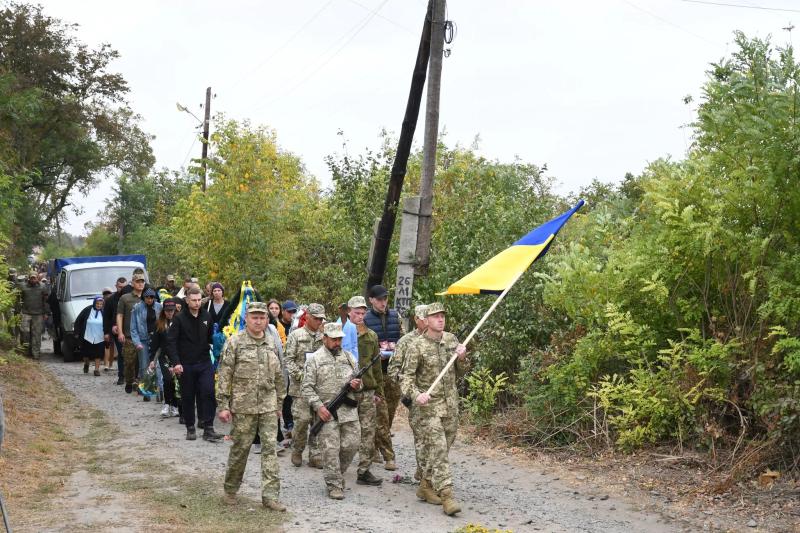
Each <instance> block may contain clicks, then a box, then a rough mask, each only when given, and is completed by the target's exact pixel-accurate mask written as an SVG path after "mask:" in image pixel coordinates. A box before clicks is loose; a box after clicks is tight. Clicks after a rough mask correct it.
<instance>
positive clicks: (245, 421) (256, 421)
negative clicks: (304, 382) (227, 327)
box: [217, 302, 286, 511]
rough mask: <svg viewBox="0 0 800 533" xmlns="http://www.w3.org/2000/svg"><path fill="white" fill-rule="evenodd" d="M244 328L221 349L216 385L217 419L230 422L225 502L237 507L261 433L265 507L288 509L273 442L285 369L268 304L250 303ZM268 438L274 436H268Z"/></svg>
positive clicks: (281, 399)
mask: <svg viewBox="0 0 800 533" xmlns="http://www.w3.org/2000/svg"><path fill="white" fill-rule="evenodd" d="M245 320H246V327H245V329H244V330H243V331H239V332H237V333H235V334H233V335H232V336H231V338H230V339H228V341H227V342H226V343H225V348H224V349H223V350H222V356H221V361H220V365H219V379H218V382H217V403H218V405H219V408H220V412H219V419H220V420H222V421H223V422H230V421H231V419H233V430H232V431H231V439H232V440H233V445H232V446H231V451H230V455H229V456H228V469H227V471H226V472H225V503H228V504H235V503H236V492H237V491H238V490H239V486H240V485H241V484H242V475H243V474H244V469H245V466H246V465H247V456H248V454H249V453H250V445H251V444H252V443H253V438H254V437H255V436H256V434H257V433H258V434H259V435H263V436H264V439H263V440H262V442H261V503H262V504H263V505H264V507H266V508H268V509H272V510H274V511H285V510H286V507H285V506H284V505H283V504H281V503H280V502H279V501H278V493H279V491H280V476H279V474H278V459H277V455H276V451H275V439H274V438H272V436H273V435H275V434H276V433H277V431H278V420H279V419H280V416H281V409H280V406H281V405H282V403H283V398H284V397H285V396H286V385H285V384H284V381H283V370H282V369H281V362H280V360H279V359H278V352H277V350H276V348H275V341H274V340H273V339H272V335H266V334H265V333H264V332H265V330H266V329H267V323H268V321H267V304H266V303H264V302H250V303H249V304H248V305H247V315H246V318H245ZM268 435H269V437H270V438H267V436H268Z"/></svg>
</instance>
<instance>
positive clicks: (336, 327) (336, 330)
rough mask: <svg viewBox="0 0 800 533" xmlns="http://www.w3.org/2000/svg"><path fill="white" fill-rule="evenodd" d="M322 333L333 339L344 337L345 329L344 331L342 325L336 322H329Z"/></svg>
mask: <svg viewBox="0 0 800 533" xmlns="http://www.w3.org/2000/svg"><path fill="white" fill-rule="evenodd" d="M322 333H323V334H324V335H325V336H326V337H330V338H331V339H341V338H342V337H344V331H342V325H341V324H337V323H336V322H328V323H327V324H325V326H324V327H323V328H322Z"/></svg>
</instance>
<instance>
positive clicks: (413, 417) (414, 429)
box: [408, 405, 425, 478]
mask: <svg viewBox="0 0 800 533" xmlns="http://www.w3.org/2000/svg"><path fill="white" fill-rule="evenodd" d="M408 425H409V427H410V428H411V433H412V434H413V435H414V457H415V458H416V460H417V477H418V478H422V474H423V473H422V466H421V465H422V458H423V457H424V454H425V447H424V446H423V442H422V438H423V434H422V433H420V431H419V409H416V408H415V407H414V406H413V405H412V406H411V407H410V408H409V409H408Z"/></svg>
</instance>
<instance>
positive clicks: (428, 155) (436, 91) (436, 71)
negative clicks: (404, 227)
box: [414, 0, 447, 276]
mask: <svg viewBox="0 0 800 533" xmlns="http://www.w3.org/2000/svg"><path fill="white" fill-rule="evenodd" d="M431 1H432V2H433V4H434V8H433V20H432V21H431V60H430V65H429V67H428V96H427V102H426V104H425V139H424V145H423V148H422V175H421V179H420V186H419V196H420V202H419V224H418V230H417V248H416V255H417V263H416V266H415V269H414V270H415V272H416V274H418V275H421V276H424V275H425V274H427V273H428V264H429V262H430V255H431V219H432V215H433V178H434V175H435V173H436V148H437V145H438V143H439V95H440V94H441V88H442V57H443V56H444V25H445V20H444V17H445V12H446V9H447V7H446V6H447V2H446V0H431Z"/></svg>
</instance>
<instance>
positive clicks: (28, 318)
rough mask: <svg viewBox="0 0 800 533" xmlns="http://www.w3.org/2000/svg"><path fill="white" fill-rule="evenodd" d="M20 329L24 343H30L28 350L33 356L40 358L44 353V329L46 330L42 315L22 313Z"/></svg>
mask: <svg viewBox="0 0 800 533" xmlns="http://www.w3.org/2000/svg"><path fill="white" fill-rule="evenodd" d="M19 329H20V332H21V333H22V343H23V344H27V345H28V352H29V353H30V354H31V357H33V358H34V359H39V356H40V355H41V354H42V331H43V330H44V322H43V321H42V315H28V314H25V313H22V316H21V317H20V324H19Z"/></svg>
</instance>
